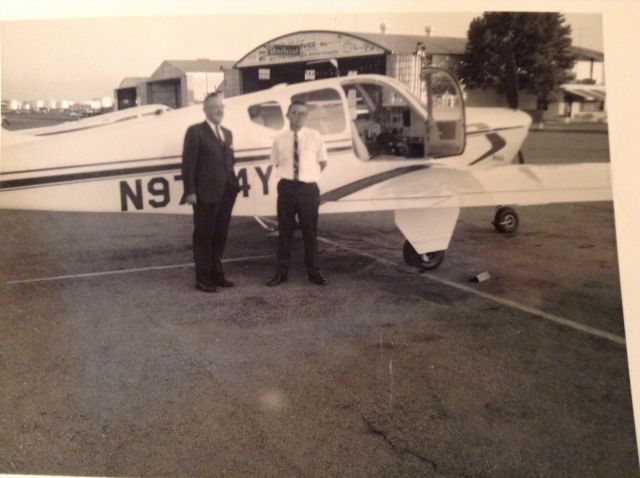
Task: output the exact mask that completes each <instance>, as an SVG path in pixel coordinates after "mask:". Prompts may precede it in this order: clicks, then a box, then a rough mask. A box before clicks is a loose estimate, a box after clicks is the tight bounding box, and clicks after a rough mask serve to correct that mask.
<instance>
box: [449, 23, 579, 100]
mask: <svg viewBox="0 0 640 478" xmlns="http://www.w3.org/2000/svg"><path fill="white" fill-rule="evenodd" d="M570 35H571V27H570V26H569V25H568V24H565V19H564V16H563V15H561V14H559V13H518V12H489V13H487V12H485V13H484V14H483V15H482V16H481V17H477V18H475V19H474V20H473V21H472V22H471V25H469V32H468V34H467V38H468V39H467V46H466V50H465V53H464V57H463V59H462V61H461V63H460V66H459V68H458V72H457V73H458V76H459V77H460V79H461V81H462V82H463V83H464V84H465V86H467V87H469V88H482V89H487V88H495V89H496V90H497V91H498V92H499V93H504V94H506V96H507V103H508V104H509V106H511V107H512V108H517V106H518V90H524V91H527V92H529V93H532V94H534V95H537V97H538V102H539V104H543V105H546V104H547V103H548V102H549V100H550V99H551V93H552V91H553V90H554V89H556V88H557V87H558V86H559V85H561V84H562V83H566V82H567V81H569V80H571V79H572V78H573V74H572V72H571V68H572V67H573V65H574V64H575V60H576V57H575V56H574V55H573V54H572V53H571V36H570Z"/></svg>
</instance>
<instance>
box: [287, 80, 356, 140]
mask: <svg viewBox="0 0 640 478" xmlns="http://www.w3.org/2000/svg"><path fill="white" fill-rule="evenodd" d="M291 101H301V102H303V103H305V104H306V105H307V111H308V113H309V114H308V116H307V122H306V124H305V126H307V127H308V128H313V129H316V130H318V131H320V133H321V134H323V135H327V134H334V133H340V132H342V131H344V128H345V112H344V107H343V103H342V98H341V97H340V93H338V92H337V91H336V90H334V89H331V88H325V89H322V90H315V91H308V92H305V93H300V94H298V95H294V96H292V97H291Z"/></svg>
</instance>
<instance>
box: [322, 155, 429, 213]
mask: <svg viewBox="0 0 640 478" xmlns="http://www.w3.org/2000/svg"><path fill="white" fill-rule="evenodd" d="M428 167H429V165H427V164H417V165H415V166H405V167H403V168H397V169H392V170H390V171H385V172H383V173H378V174H374V175H373V176H368V177H366V178H363V179H359V180H357V181H354V182H352V183H349V184H345V185H344V186H340V187H339V188H336V189H333V190H331V191H327V192H326V193H324V194H322V195H320V204H324V203H326V202H329V201H337V200H338V199H341V198H343V197H345V196H349V195H351V194H353V193H356V192H358V191H360V190H362V189H366V188H368V187H370V186H373V185H374V184H378V183H381V182H384V181H388V180H389V179H393V178H395V177H398V176H402V175H403V174H408V173H413V172H414V171H419V170H421V169H425V168H428Z"/></svg>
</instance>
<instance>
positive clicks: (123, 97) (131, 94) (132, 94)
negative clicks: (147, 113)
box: [116, 86, 137, 110]
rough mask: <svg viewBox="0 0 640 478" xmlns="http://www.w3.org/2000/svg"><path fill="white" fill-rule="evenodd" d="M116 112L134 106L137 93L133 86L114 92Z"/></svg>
mask: <svg viewBox="0 0 640 478" xmlns="http://www.w3.org/2000/svg"><path fill="white" fill-rule="evenodd" d="M116 92H117V93H116V95H117V98H116V100H117V102H118V110H123V109H125V108H132V107H134V106H136V98H137V92H136V88H135V86H134V87H132V88H120V89H119V90H116Z"/></svg>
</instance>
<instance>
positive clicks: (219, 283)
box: [216, 279, 235, 287]
mask: <svg viewBox="0 0 640 478" xmlns="http://www.w3.org/2000/svg"><path fill="white" fill-rule="evenodd" d="M216 285H217V286H218V287H233V286H234V285H235V284H234V283H233V282H231V281H230V280H227V279H220V280H217V281H216Z"/></svg>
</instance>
